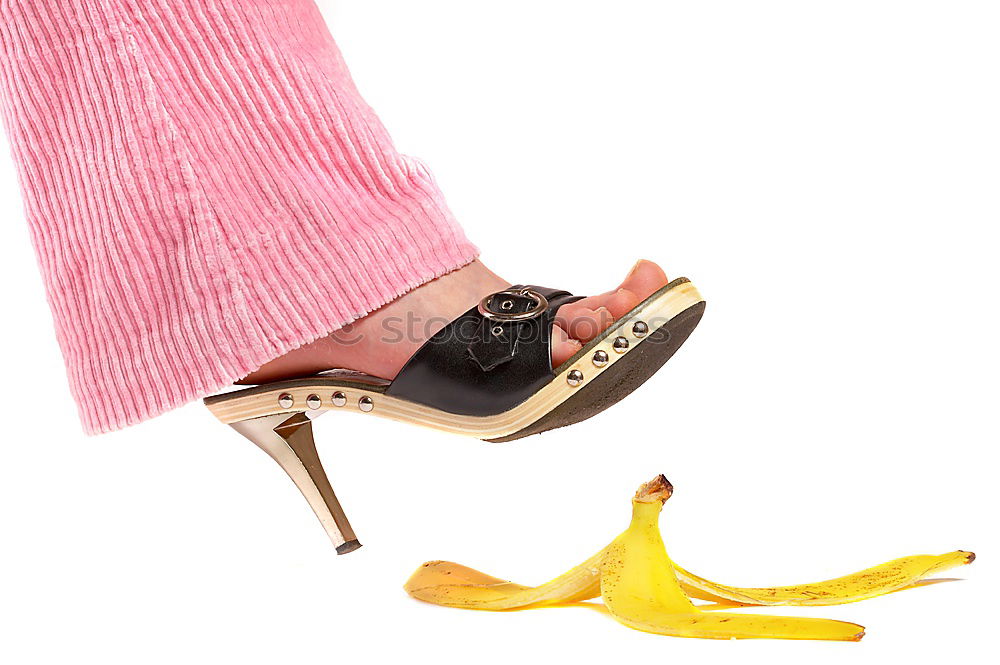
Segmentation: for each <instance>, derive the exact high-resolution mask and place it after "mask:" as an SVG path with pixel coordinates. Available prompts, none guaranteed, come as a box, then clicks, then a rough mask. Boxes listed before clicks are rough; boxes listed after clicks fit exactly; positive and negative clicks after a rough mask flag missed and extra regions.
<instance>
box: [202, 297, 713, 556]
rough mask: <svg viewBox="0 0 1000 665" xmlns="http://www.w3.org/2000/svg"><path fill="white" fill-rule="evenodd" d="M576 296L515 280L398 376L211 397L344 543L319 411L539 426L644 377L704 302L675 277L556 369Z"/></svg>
mask: <svg viewBox="0 0 1000 665" xmlns="http://www.w3.org/2000/svg"><path fill="white" fill-rule="evenodd" d="M579 299H580V298H579V297H576V296H573V295H571V294H570V293H568V292H566V291H558V290H555V289H547V288H542V287H536V286H515V287H511V288H510V289H507V290H505V291H500V292H498V293H494V294H492V295H490V296H487V297H486V298H484V299H483V300H482V302H480V303H479V305H478V306H477V307H474V308H472V309H470V310H469V311H468V312H466V313H465V314H463V315H462V316H460V317H459V318H457V319H455V320H454V321H452V322H451V323H450V324H448V325H447V326H445V328H444V329H442V330H441V331H440V332H439V333H437V334H436V335H434V336H433V337H432V338H431V339H429V340H428V341H427V342H426V343H425V344H424V345H423V346H422V347H421V348H420V349H419V350H418V351H417V353H416V354H414V356H413V357H412V358H410V360H409V362H407V364H406V365H405V366H404V367H403V369H402V370H400V372H399V374H398V375H397V376H396V378H395V379H394V380H393V381H387V380H385V379H380V378H376V377H372V376H368V375H365V374H361V373H358V372H349V371H340V370H334V371H331V372H324V373H322V374H319V375H316V376H312V377H308V378H303V379H291V380H287V381H277V382H274V383H269V384H264V385H260V386H255V387H252V388H246V389H243V390H237V391H234V392H229V393H224V394H221V395H215V396H212V397H208V398H206V399H205V405H206V406H207V407H208V408H209V410H210V411H211V412H212V413H213V414H214V415H215V416H216V417H217V418H218V419H219V420H221V421H222V422H224V423H226V424H227V425H230V426H232V427H233V429H235V430H236V431H238V432H239V433H240V434H242V435H243V436H245V437H246V438H248V439H250V440H251V441H253V442H254V443H255V444H257V445H258V446H259V447H260V448H262V449H263V450H264V451H265V452H267V454H269V455H270V456H271V457H272V458H274V460H275V461H276V462H277V463H278V464H279V465H280V466H281V468H283V469H284V470H285V471H286V472H287V473H288V475H289V476H290V477H291V479H292V480H293V481H294V482H295V484H296V485H297V486H298V488H299V490H301V491H302V494H303V495H304V496H305V497H306V500H307V501H308V502H309V505H310V506H311V507H312V509H313V510H314V511H315V512H316V515H317V516H318V517H319V520H320V522H322V524H323V526H324V528H325V529H326V531H327V533H328V534H329V536H330V539H331V540H333V543H334V545H335V546H336V548H337V553H338V554H346V553H348V552H352V551H354V550H356V549H358V548H359V547H361V544H360V543H359V542H358V540H357V538H356V537H355V535H354V530H353V529H352V528H351V525H350V523H349V522H348V520H347V517H346V515H345V514H344V511H343V509H342V508H341V506H340V502H339V501H338V500H337V497H336V495H335V494H334V493H333V489H332V488H331V486H330V481H329V479H328V478H327V476H326V473H325V471H324V470H323V465H322V463H321V462H320V459H319V455H318V454H317V452H316V444H315V441H314V440H313V430H312V421H313V420H314V419H315V418H317V417H319V416H320V415H322V414H324V413H326V412H327V411H337V410H343V411H357V412H360V413H363V414H371V415H376V416H381V417H384V418H391V419H393V420H400V421H403V422H408V423H414V424H419V425H425V426H429V427H433V428H436V429H440V430H443V431H446V432H452V433H456V434H465V435H468V436H474V437H476V438H479V439H483V440H485V441H497V442H499V441H513V440H515V439H520V438H522V437H525V436H528V435H530V434H539V433H541V432H545V431H547V430H550V429H554V428H557V427H564V426H566V425H571V424H573V423H577V422H580V421H581V420H585V419H587V418H590V417H591V416H593V415H595V414H597V413H599V412H601V411H603V410H604V409H606V408H608V407H609V406H611V405H613V404H615V403H616V402H618V401H619V400H621V399H622V398H624V397H625V396H626V395H628V394H629V393H631V392H632V391H633V390H635V389H636V388H638V387H639V386H640V385H642V383H644V382H645V381H646V379H648V378H649V377H650V376H652V375H653V373H655V372H656V371H657V370H658V369H659V368H660V367H661V366H662V365H663V364H664V363H665V362H666V361H667V360H669V359H670V357H671V356H672V355H673V354H674V352H675V351H676V350H677V349H678V348H679V347H680V346H681V344H683V343H684V341H685V340H686V339H687V338H688V336H689V335H690V334H691V331H692V330H694V328H695V326H697V325H698V322H699V321H700V320H701V317H702V314H703V313H704V310H705V302H704V300H702V298H701V296H700V295H699V294H698V290H697V289H696V288H695V287H694V285H693V284H692V283H691V282H689V281H688V280H687V279H685V278H680V279H675V280H674V281H672V282H670V283H669V284H668V285H666V286H665V287H663V288H662V289H660V290H659V291H657V292H656V293H654V294H653V295H651V296H650V297H649V298H647V299H646V300H644V301H643V302H641V303H639V305H638V306H636V307H635V308H634V309H633V310H632V311H630V312H629V313H628V314H626V315H625V316H624V317H622V318H621V319H619V320H617V321H615V323H614V324H613V325H612V326H611V327H610V328H608V329H607V330H605V331H604V332H603V333H601V334H600V335H598V336H597V337H596V338H595V339H593V340H591V341H590V342H589V343H588V344H586V345H585V346H584V347H583V348H582V349H580V351H578V352H577V353H576V354H575V355H574V356H573V357H572V358H570V359H569V360H568V361H567V362H565V363H563V364H562V365H561V366H559V367H558V368H556V369H553V368H552V363H551V355H550V348H549V347H550V335H551V328H552V321H553V319H554V318H555V314H556V311H557V310H558V309H559V307H561V306H562V305H565V304H567V303H570V302H573V301H575V300H579Z"/></svg>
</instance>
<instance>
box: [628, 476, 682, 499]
mask: <svg viewBox="0 0 1000 665" xmlns="http://www.w3.org/2000/svg"><path fill="white" fill-rule="evenodd" d="M673 493H674V486H673V485H671V484H670V481H669V480H667V477H666V476H664V475H663V474H662V473H661V474H660V475H658V476H657V477H656V478H653V479H652V480H650V481H649V482H648V483H643V484H642V485H640V486H639V489H638V490H636V493H635V500H636V501H641V502H643V503H653V502H654V501H659V502H660V503H661V504H664V503H666V502H667V499H669V498H670V497H671V495H673Z"/></svg>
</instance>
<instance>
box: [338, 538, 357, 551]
mask: <svg viewBox="0 0 1000 665" xmlns="http://www.w3.org/2000/svg"><path fill="white" fill-rule="evenodd" d="M360 547H361V543H359V542H358V541H357V540H348V541H347V542H346V543H344V544H343V545H338V546H337V554H349V553H351V552H353V551H354V550H356V549H358V548H360Z"/></svg>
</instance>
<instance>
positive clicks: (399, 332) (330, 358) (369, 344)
mask: <svg viewBox="0 0 1000 665" xmlns="http://www.w3.org/2000/svg"><path fill="white" fill-rule="evenodd" d="M666 284H667V276H666V274H664V272H663V271H662V270H661V269H660V267H659V266H657V265H656V264H655V263H652V262H651V261H639V262H638V263H636V264H635V266H634V267H633V268H632V270H631V272H629V274H628V275H627V276H626V277H625V281H624V282H622V284H621V286H619V287H618V288H616V289H614V290H612V291H608V292H607V293H602V294H600V295H596V296H590V297H587V298H584V299H583V300H579V301H577V302H574V303H570V304H568V305H563V306H562V307H560V308H559V311H558V313H557V315H556V322H555V324H554V325H553V326H552V366H553V367H558V366H559V365H561V364H563V363H564V362H566V361H567V360H569V359H570V358H571V357H572V356H573V354H574V353H576V352H577V351H578V350H579V349H580V347H581V346H583V345H584V344H586V343H587V342H589V341H590V340H592V339H593V338H594V337H596V336H597V335H598V334H600V333H601V332H603V331H604V330H605V329H606V328H608V326H610V325H611V324H612V323H614V321H615V320H616V319H618V318H621V317H622V316H624V315H625V314H626V313H628V312H629V311H630V310H631V309H632V308H633V307H635V306H636V305H638V304H639V303H640V302H642V301H643V300H645V299H646V298H647V297H649V296H650V295H651V294H653V293H654V292H655V291H657V290H658V289H660V288H662V287H663V286H665V285H666ZM508 286H510V282H508V281H506V280H504V279H501V278H500V277H498V276H497V275H495V274H493V273H492V272H491V271H490V270H489V269H488V268H486V266H484V265H483V264H482V263H480V262H479V261H473V262H472V263H470V264H469V265H467V266H465V267H463V268H460V269H458V270H455V271H454V272H451V273H448V274H447V275H444V276H442V277H439V278H437V279H435V280H433V281H431V282H428V283H427V284H424V285H423V286H420V287H418V288H416V289H414V290H413V291H410V292H409V293H407V294H406V295H403V296H401V297H400V298H397V299H396V300H394V301H392V302H391V303H389V304H388V305H385V306H384V307H382V308H381V309H378V310H376V311H374V312H372V313H371V314H369V315H368V316H365V317H364V318H361V319H359V320H357V321H355V322H354V323H352V324H350V325H348V326H347V327H345V328H342V329H341V330H338V331H337V332H334V333H332V334H330V335H328V336H326V337H323V338H320V339H318V340H316V341H315V342H312V343H311V344H306V345H305V346H302V347H299V348H298V349H295V350H294V351H291V352H289V353H287V354H285V355H283V356H281V357H280V358H276V359H275V360H272V361H271V362H269V363H267V364H266V365H264V366H263V367H261V368H260V369H259V370H257V371H256V372H254V373H252V374H250V375H249V376H247V377H245V378H244V379H242V380H241V381H240V383H246V384H258V383H269V382H271V381H278V380H281V379H290V378H295V377H299V376H309V375H312V374H316V373H318V372H322V371H324V370H328V369H335V368H337V369H352V370H356V371H359V372H364V373H365V374H370V375H372V376H379V377H382V378H385V379H393V378H395V376H396V374H397V373H398V372H399V370H401V369H402V368H403V365H404V364H406V361H407V360H409V359H410V356H412V355H413V354H414V353H416V352H417V350H418V349H419V348H420V347H421V346H423V344H424V342H426V341H427V340H428V339H429V338H430V337H431V336H433V335H434V334H435V333H436V332H438V331H439V330H441V329H442V328H444V327H445V326H446V325H447V324H448V323H449V322H451V321H452V320H454V319H456V318H458V317H459V316H461V315H462V314H464V313H465V312H466V311H468V309H469V308H470V307H473V306H474V305H475V304H476V303H478V302H479V301H480V300H481V299H482V298H483V297H485V296H487V295H489V294H491V293H495V292H497V291H501V290H503V289H505V288H507V287H508Z"/></svg>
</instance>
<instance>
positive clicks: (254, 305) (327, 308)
mask: <svg viewBox="0 0 1000 665" xmlns="http://www.w3.org/2000/svg"><path fill="white" fill-rule="evenodd" d="M0 103H2V112H3V116H4V121H5V124H6V127H7V129H8V132H9V135H10V139H11V145H12V148H13V153H14V158H15V161H16V162H17V165H18V169H19V174H20V179H21V186H22V191H23V193H24V200H25V213H26V217H27V219H28V223H29V225H30V228H31V232H32V239H33V242H34V245H35V249H36V252H37V254H38V260H39V265H40V267H41V271H42V274H43V277H44V279H45V283H46V287H47V293H48V298H49V302H50V304H51V307H52V312H53V319H54V322H55V328H56V335H57V338H58V341H59V344H60V347H61V348H62V351H63V354H64V356H65V359H66V366H67V370H68V373H69V380H70V387H71V390H72V393H73V395H74V397H75V398H76V400H77V402H78V404H79V407H80V416H81V419H82V421H83V425H84V428H85V429H86V431H87V432H89V433H100V432H106V431H110V430H114V429H118V428H121V427H125V426H127V425H131V424H134V423H138V422H141V421H143V420H146V419H148V418H151V417H153V416H155V415H157V414H160V413H163V412H165V411H167V410H169V409H172V408H175V407H177V406H180V405H182V404H185V403H187V402H189V401H191V400H193V399H196V398H198V397H202V396H204V395H207V394H210V393H212V392H214V391H216V390H218V389H220V388H222V387H224V386H226V385H228V384H230V383H232V382H233V381H234V380H236V379H238V378H240V377H242V376H245V375H246V374H248V373H250V372H251V371H253V370H255V369H256V368H258V367H259V366H260V365H262V364H263V363H265V362H267V361H268V360H271V359H273V358H275V357H277V356H279V355H281V354H283V353H285V352H287V351H289V350H291V349H293V348H296V347H298V346H300V345H302V344H305V343H308V342H310V341H312V340H314V339H316V338H318V337H320V336H322V335H324V334H327V333H329V332H331V331H333V330H335V329H337V328H339V327H340V326H342V325H344V324H346V323H348V322H350V321H352V320H354V319H356V318H358V317H360V316H363V315H364V314H366V313H367V312H370V311H372V310H374V309H377V308H378V307H380V306H382V305H384V304H385V303H387V302H389V301H391V300H393V299H395V298H396V297H398V296H399V295H401V294H403V293H405V292H407V291H409V290H411V289H413V288H415V287H416V286H418V285H420V284H422V283H424V282H427V281H429V280H431V279H433V278H435V277H437V276H439V275H441V274H444V273H446V272H449V271H451V270H454V269H456V268H458V267H460V266H462V265H465V264H466V263H468V262H469V261H471V260H472V259H474V258H475V256H476V254H477V250H476V248H475V247H474V246H473V245H472V244H471V243H470V242H469V241H468V240H467V239H466V237H465V235H464V234H463V232H462V230H461V228H460V227H459V226H458V224H457V223H456V221H455V219H454V218H453V216H452V215H451V213H450V211H449V210H448V208H447V206H446V204H445V203H444V199H443V197H442V196H441V193H440V191H439V190H438V188H437V186H436V184H435V183H434V181H433V179H432V177H431V176H430V173H429V172H428V171H427V169H426V168H425V167H424V166H423V165H422V164H421V163H419V162H418V161H416V160H414V159H412V158H409V157H407V156H405V155H402V154H400V153H399V152H397V151H396V149H395V147H394V146H393V144H392V141H391V140H390V138H389V136H388V134H387V133H386V131H385V129H384V128H383V127H382V125H381V123H380V122H379V120H378V118H377V117H376V116H375V114H374V113H373V112H372V110H371V109H370V108H369V107H368V106H367V104H365V102H364V100H363V99H362V98H361V96H360V95H359V94H358V91H357V89H356V88H355V85H354V83H353V81H352V80H351V78H350V76H349V74H348V72H347V68H346V66H345V65H344V63H343V60H342V58H341V56H340V53H339V51H338V50H337V47H336V45H335V44H334V42H333V39H332V38H331V36H330V34H329V32H328V31H327V29H326V26H325V24H324V23H323V21H322V18H321V16H320V14H319V12H318V10H317V8H316V6H315V5H314V4H313V2H312V1H311V0H283V1H282V2H274V1H273V0H62V1H60V2H50V1H48V0H14V1H11V2H4V3H0Z"/></svg>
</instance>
